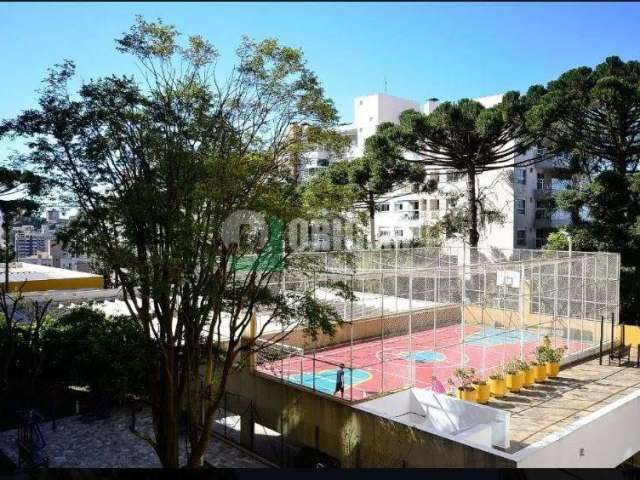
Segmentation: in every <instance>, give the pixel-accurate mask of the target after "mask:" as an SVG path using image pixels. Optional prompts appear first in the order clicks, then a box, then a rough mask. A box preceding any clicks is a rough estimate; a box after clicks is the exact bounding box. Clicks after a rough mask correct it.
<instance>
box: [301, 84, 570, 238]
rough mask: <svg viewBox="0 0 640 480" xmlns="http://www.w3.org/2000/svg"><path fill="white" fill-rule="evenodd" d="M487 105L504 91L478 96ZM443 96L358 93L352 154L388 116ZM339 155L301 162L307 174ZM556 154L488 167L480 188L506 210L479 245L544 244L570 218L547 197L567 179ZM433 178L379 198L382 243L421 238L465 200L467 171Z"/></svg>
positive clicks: (426, 107)
mask: <svg viewBox="0 0 640 480" xmlns="http://www.w3.org/2000/svg"><path fill="white" fill-rule="evenodd" d="M475 100H476V101H478V102H480V103H482V104H483V105H484V106H485V107H491V106H494V105H496V104H497V103H499V102H500V101H501V100H502V94H498V95H492V96H487V97H481V98H476V99H475ZM438 104H439V102H438V100H437V99H435V98H430V99H428V100H427V101H426V102H425V103H424V104H422V105H421V104H419V103H418V102H416V101H413V100H407V99H403V98H398V97H394V96H392V95H387V94H382V93H377V94H373V95H367V96H364V97H357V98H356V99H355V100H354V102H353V108H354V113H353V119H354V120H353V123H351V124H346V125H341V126H340V127H339V131H341V132H342V133H343V134H344V135H348V136H349V137H350V138H351V143H350V148H349V150H348V152H347V153H346V158H347V159H352V158H355V157H358V156H360V155H362V153H363V151H364V144H365V140H366V139H367V138H368V137H369V136H371V135H373V134H374V133H375V132H376V128H377V126H378V125H379V124H381V123H383V122H398V120H399V117H400V114H401V113H402V112H403V111H405V110H407V109H415V110H419V111H422V112H424V113H426V114H429V113H431V112H432V111H433V110H434V109H435V108H436V107H437V106H438ZM538 153H539V152H538V151H536V149H532V150H531V151H530V152H527V154H525V155H523V156H521V157H518V158H517V159H514V160H515V162H514V163H520V162H522V161H524V160H526V159H527V158H531V157H532V156H534V155H537V154H538ZM336 160H337V159H336V158H334V157H332V156H331V155H330V154H328V153H326V152H322V151H318V152H313V153H312V154H310V155H308V158H307V159H305V161H304V162H303V164H301V165H300V171H301V179H302V180H304V179H306V178H308V177H309V176H310V175H313V174H314V173H315V172H317V171H318V170H320V169H322V168H324V167H326V166H328V165H329V164H330V163H332V162H333V161H336ZM552 166H553V159H550V160H545V161H544V162H539V163H536V164H534V165H531V166H526V167H522V168H520V167H515V168H514V167H513V166H512V167H507V168H504V169H500V170H494V171H489V172H485V173H482V174H481V175H479V176H478V178H477V182H478V185H477V189H478V191H479V192H480V194H481V195H482V196H483V197H484V199H485V202H486V204H487V205H490V207H491V208H492V209H496V210H499V211H500V212H502V214H503V217H504V218H503V222H502V223H494V224H489V225H486V226H485V227H484V228H481V231H480V243H479V246H481V247H487V246H491V247H494V248H505V249H511V248H539V247H541V246H542V243H543V242H544V238H545V237H546V235H547V234H548V232H549V231H551V230H553V229H556V228H558V227H560V226H562V225H564V224H566V223H567V222H568V216H567V215H566V214H562V213H555V214H553V215H548V214H547V212H546V211H545V209H544V199H545V198H547V197H548V196H549V195H552V194H553V191H554V190H556V189H558V188H561V182H558V181H556V180H555V179H553V177H552ZM428 178H429V179H431V180H432V181H436V182H437V183H438V190H437V191H436V192H434V193H430V194H428V193H422V192H414V191H412V188H411V186H405V187H400V188H398V189H397V190H395V191H393V192H390V193H389V194H387V195H385V196H383V197H382V198H380V199H379V203H378V213H377V214H376V217H375V231H376V237H377V241H378V242H379V244H393V243H399V242H402V243H406V242H409V241H411V240H412V239H419V238H420V236H421V227H422V226H423V225H426V224H429V223H432V222H433V221H435V220H437V219H438V218H440V217H441V216H442V215H443V214H445V213H446V212H447V210H448V209H450V208H453V206H454V205H452V204H451V203H452V201H451V199H449V198H447V197H449V196H450V195H449V194H452V193H453V194H454V195H456V196H457V194H459V195H460V196H461V199H460V200H459V201H463V199H464V196H465V189H466V177H464V176H460V175H456V174H454V173H451V172H445V171H443V170H442V169H440V170H439V171H438V170H437V169H436V168H434V169H433V170H430V171H429V177H428ZM459 242H460V240H459V239H449V240H448V244H451V245H456V244H459Z"/></svg>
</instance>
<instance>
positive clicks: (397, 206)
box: [393, 202, 404, 212]
mask: <svg viewBox="0 0 640 480" xmlns="http://www.w3.org/2000/svg"><path fill="white" fill-rule="evenodd" d="M403 208H404V205H403V204H402V202H398V203H396V204H395V205H394V208H393V209H394V210H395V211H396V212H399V211H401V210H402V209H403Z"/></svg>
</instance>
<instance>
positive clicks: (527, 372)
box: [518, 360, 536, 387]
mask: <svg viewBox="0 0 640 480" xmlns="http://www.w3.org/2000/svg"><path fill="white" fill-rule="evenodd" d="M518 367H519V369H520V371H521V372H522V374H523V377H524V379H523V381H522V386H523V387H532V386H533V384H534V383H535V381H536V372H535V370H534V369H533V368H532V367H531V365H529V363H528V362H527V361H526V360H518Z"/></svg>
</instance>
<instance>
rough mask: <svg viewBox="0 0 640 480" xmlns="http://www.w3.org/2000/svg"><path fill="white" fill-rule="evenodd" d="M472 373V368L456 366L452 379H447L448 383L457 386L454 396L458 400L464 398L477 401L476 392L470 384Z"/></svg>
mask: <svg viewBox="0 0 640 480" xmlns="http://www.w3.org/2000/svg"><path fill="white" fill-rule="evenodd" d="M474 374H475V371H474V370H473V368H456V369H455V371H454V372H453V376H454V379H451V378H450V379H449V384H451V385H455V386H456V387H457V388H456V397H458V398H459V399H460V400H466V401H467V402H476V401H477V399H478V392H477V391H476V389H475V388H473V385H472V384H471V381H472V379H473V376H474Z"/></svg>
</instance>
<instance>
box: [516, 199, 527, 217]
mask: <svg viewBox="0 0 640 480" xmlns="http://www.w3.org/2000/svg"><path fill="white" fill-rule="evenodd" d="M525 205H526V202H525V201H524V198H518V199H516V213H519V214H520V215H524V214H525V208H526V207H525Z"/></svg>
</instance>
